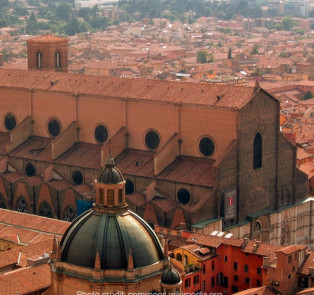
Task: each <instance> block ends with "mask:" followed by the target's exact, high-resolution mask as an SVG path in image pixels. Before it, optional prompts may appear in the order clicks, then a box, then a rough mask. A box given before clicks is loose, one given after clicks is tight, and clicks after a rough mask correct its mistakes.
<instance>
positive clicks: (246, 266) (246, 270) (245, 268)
mask: <svg viewBox="0 0 314 295" xmlns="http://www.w3.org/2000/svg"><path fill="white" fill-rule="evenodd" d="M244 272H249V266H248V265H247V264H244Z"/></svg>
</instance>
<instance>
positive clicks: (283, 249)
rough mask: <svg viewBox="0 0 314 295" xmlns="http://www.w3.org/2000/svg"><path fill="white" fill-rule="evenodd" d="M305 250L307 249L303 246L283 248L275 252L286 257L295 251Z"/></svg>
mask: <svg viewBox="0 0 314 295" xmlns="http://www.w3.org/2000/svg"><path fill="white" fill-rule="evenodd" d="M305 249H307V246H305V245H291V246H286V247H283V248H282V249H280V250H278V251H277V252H282V253H284V254H286V255H290V254H292V253H294V252H296V251H302V250H305Z"/></svg>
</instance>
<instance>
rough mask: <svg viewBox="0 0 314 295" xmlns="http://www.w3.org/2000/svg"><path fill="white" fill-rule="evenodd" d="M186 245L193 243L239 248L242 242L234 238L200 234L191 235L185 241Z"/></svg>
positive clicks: (214, 246)
mask: <svg viewBox="0 0 314 295" xmlns="http://www.w3.org/2000/svg"><path fill="white" fill-rule="evenodd" d="M187 242H188V243H195V244H198V245H202V246H207V247H213V248H218V247H219V246H220V245H221V244H226V245H231V246H236V247H240V246H241V245H242V244H243V240H240V239H234V238H229V239H228V238H224V237H217V236H212V235H205V234H200V233H193V234H191V235H190V237H189V238H188V239H187Z"/></svg>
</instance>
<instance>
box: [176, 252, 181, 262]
mask: <svg viewBox="0 0 314 295" xmlns="http://www.w3.org/2000/svg"><path fill="white" fill-rule="evenodd" d="M176 259H177V260H178V261H182V255H181V254H180V253H177V257H176Z"/></svg>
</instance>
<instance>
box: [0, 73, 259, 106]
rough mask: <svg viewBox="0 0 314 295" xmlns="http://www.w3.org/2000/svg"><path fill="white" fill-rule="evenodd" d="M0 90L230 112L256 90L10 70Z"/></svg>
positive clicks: (1, 76)
mask: <svg viewBox="0 0 314 295" xmlns="http://www.w3.org/2000/svg"><path fill="white" fill-rule="evenodd" d="M51 82H54V83H51ZM0 87H14V88H19V89H35V90H47V91H52V92H55V91H58V92H59V91H60V92H67V93H77V94H79V95H98V96H103V97H110V98H112V99H119V100H131V101H158V102H160V103H167V104H183V105H195V106H206V107H215V108H217V107H218V108H220V107H221V108H231V109H240V108H241V107H243V106H244V105H245V104H246V103H247V102H248V101H250V99H251V97H252V95H253V94H254V88H253V87H241V86H234V87H233V86H228V87H226V86H218V85H209V84H206V83H192V82H186V83H178V82H175V81H159V80H149V79H133V78H115V77H103V76H88V75H78V74H69V73H56V72H40V71H23V70H8V69H0ZM218 96H220V97H221V99H217V97H218Z"/></svg>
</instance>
